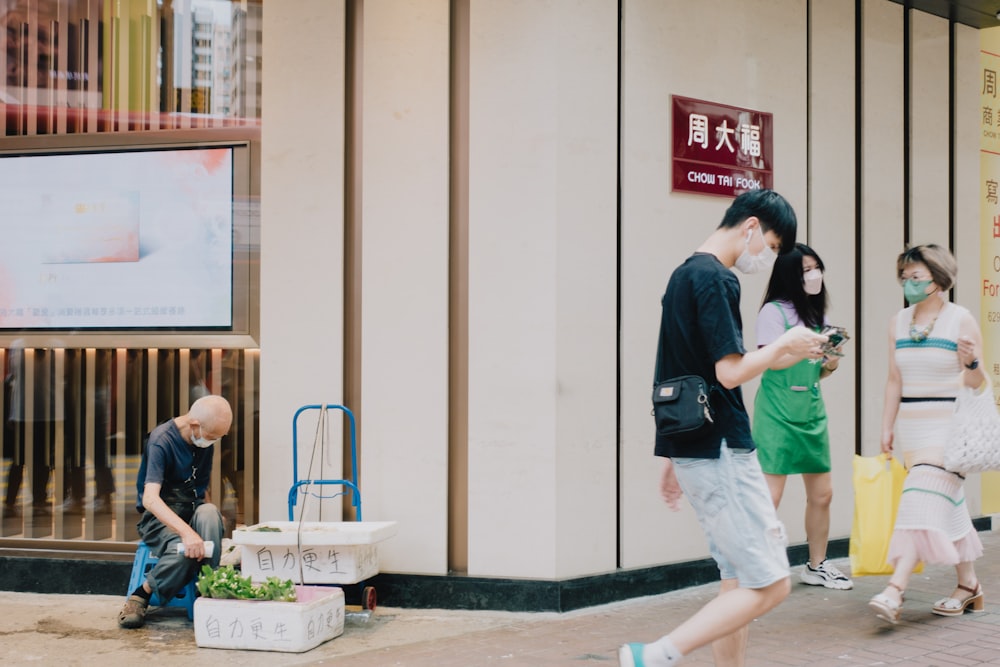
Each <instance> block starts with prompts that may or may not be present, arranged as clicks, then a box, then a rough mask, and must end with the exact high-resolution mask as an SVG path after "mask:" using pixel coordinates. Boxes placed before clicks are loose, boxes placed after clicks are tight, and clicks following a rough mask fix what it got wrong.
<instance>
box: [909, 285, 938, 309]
mask: <svg viewBox="0 0 1000 667" xmlns="http://www.w3.org/2000/svg"><path fill="white" fill-rule="evenodd" d="M932 282H933V281H932V280H907V281H906V282H904V283H903V296H904V297H905V298H906V302H907V303H908V304H910V305H911V306H913V305H915V304H918V303H920V302H921V301H923V300H924V299H926V298H927V297H928V296H930V295H929V294H928V293H927V286H928V285H930V284H931V283H932Z"/></svg>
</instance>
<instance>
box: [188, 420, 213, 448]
mask: <svg viewBox="0 0 1000 667" xmlns="http://www.w3.org/2000/svg"><path fill="white" fill-rule="evenodd" d="M198 430H199V431H200V432H201V436H199V437H197V438H196V437H194V431H192V432H191V444H192V445H194V446H195V447H201V448H202V449H204V448H205V447H211V446H212V445H214V444H215V443H216V442H218V440H206V439H205V437H204V435H205V432H204V430H202V428H201V424H199V425H198Z"/></svg>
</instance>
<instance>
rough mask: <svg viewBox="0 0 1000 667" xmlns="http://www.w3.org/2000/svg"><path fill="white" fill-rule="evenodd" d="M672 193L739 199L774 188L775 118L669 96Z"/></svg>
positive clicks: (754, 112) (724, 105) (737, 108)
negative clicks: (744, 195)
mask: <svg viewBox="0 0 1000 667" xmlns="http://www.w3.org/2000/svg"><path fill="white" fill-rule="evenodd" d="M670 99H671V113H672V124H673V133H672V140H673V165H672V167H673V169H672V171H673V174H672V177H671V181H672V183H671V190H672V191H674V192H695V193H698V194H704V195H719V196H722V197H735V196H737V195H740V194H742V193H744V192H748V191H750V190H760V189H762V188H770V187H772V182H773V164H772V159H773V155H774V152H773V150H774V149H773V143H772V135H773V119H772V116H771V114H769V113H764V112H761V111H754V110H753V109H741V108H740V107H734V106H729V105H728V104H717V103H715V102H706V101H704V100H695V99H691V98H689V97H680V96H679V95H671V96H670Z"/></svg>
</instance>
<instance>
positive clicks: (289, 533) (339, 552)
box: [233, 521, 396, 584]
mask: <svg viewBox="0 0 1000 667" xmlns="http://www.w3.org/2000/svg"><path fill="white" fill-rule="evenodd" d="M261 528H266V529H267V530H264V531H262V530H261ZM395 534H396V522H395V521H302V522H299V521H271V522H268V523H261V524H257V525H255V526H248V527H247V528H238V529H236V530H234V531H233V543H235V544H239V545H241V546H242V549H243V554H242V557H241V560H240V570H241V571H242V573H243V576H246V577H250V579H251V580H253V581H255V582H259V581H264V580H265V579H267V578H268V577H278V578H279V579H291V580H292V581H294V582H295V583H297V584H356V583H358V582H361V581H364V580H365V579H367V578H369V577H371V576H373V575H375V574H378V543H379V542H381V541H382V540H385V539H388V538H390V537H392V536H393V535H395ZM300 545H301V549H300Z"/></svg>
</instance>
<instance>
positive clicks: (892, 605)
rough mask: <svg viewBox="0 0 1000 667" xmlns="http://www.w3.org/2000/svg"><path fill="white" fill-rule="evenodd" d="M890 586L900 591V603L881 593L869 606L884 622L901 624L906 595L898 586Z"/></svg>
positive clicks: (869, 602) (870, 601)
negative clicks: (900, 617) (900, 619)
mask: <svg viewBox="0 0 1000 667" xmlns="http://www.w3.org/2000/svg"><path fill="white" fill-rule="evenodd" d="M889 585H890V586H892V587H893V588H895V589H896V590H897V591H899V602H896V601H895V600H893V599H892V598H891V597H889V596H888V595H886V594H885V593H879V594H878V595H876V596H875V597H873V598H872V599H871V600H869V601H868V606H869V607H871V608H872V609H873V610H874V611H875V617H876V618H880V619H882V620H883V621H888V622H889V623H892V624H893V625H896V624H897V623H899V616H900V613H901V612H902V610H903V599H904V598H905V595H904V593H903V589H902V588H900V587H899V586H897V585H896V584H894V583H892V582H889Z"/></svg>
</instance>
